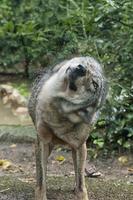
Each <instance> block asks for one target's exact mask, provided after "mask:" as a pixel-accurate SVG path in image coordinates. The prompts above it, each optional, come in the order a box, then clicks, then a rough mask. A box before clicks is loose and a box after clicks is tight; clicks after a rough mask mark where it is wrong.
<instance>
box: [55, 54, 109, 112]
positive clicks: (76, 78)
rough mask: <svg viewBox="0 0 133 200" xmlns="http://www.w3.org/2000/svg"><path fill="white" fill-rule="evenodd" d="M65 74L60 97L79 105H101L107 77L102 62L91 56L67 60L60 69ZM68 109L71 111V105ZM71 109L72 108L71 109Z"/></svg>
mask: <svg viewBox="0 0 133 200" xmlns="http://www.w3.org/2000/svg"><path fill="white" fill-rule="evenodd" d="M58 73H59V76H64V83H63V87H62V92H61V93H60V97H62V98H63V99H64V101H66V102H67V101H68V102H69V103H71V104H73V109H74V105H75V106H76V105H77V106H78V105H79V107H87V106H90V105H94V106H97V107H100V105H101V104H102V103H103V101H104V99H105V96H106V88H107V86H106V79H105V77H104V75H103V71H102V68H101V66H100V64H99V63H98V62H97V61H96V60H94V59H93V58H91V57H77V58H73V59H71V60H69V61H67V62H66V63H65V64H64V65H63V66H62V67H61V68H60V69H59V71H58ZM66 110H67V111H68V112H69V107H68V106H67V108H66ZM70 110H71V109H70Z"/></svg>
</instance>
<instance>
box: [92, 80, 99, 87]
mask: <svg viewBox="0 0 133 200" xmlns="http://www.w3.org/2000/svg"><path fill="white" fill-rule="evenodd" d="M92 83H93V86H94V88H95V89H97V88H98V84H97V83H96V82H95V81H94V80H93V81H92Z"/></svg>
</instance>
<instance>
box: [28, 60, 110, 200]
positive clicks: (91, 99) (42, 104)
mask: <svg viewBox="0 0 133 200" xmlns="http://www.w3.org/2000/svg"><path fill="white" fill-rule="evenodd" d="M106 95H107V80H106V78H105V75H104V73H103V69H102V67H101V65H100V64H99V63H98V61H96V60H95V59H94V58H92V57H89V56H86V57H74V58H72V59H70V60H66V61H64V62H61V63H60V64H58V65H56V66H55V67H53V68H49V69H47V70H46V71H45V72H44V73H42V74H41V76H39V78H38V79H37V80H36V81H35V83H34V86H33V89H32V93H31V97H30V99H29V103H28V109H29V114H30V116H31V118H32V120H33V123H34V125H35V128H36V131H37V142H36V169H37V171H36V172H37V173H36V174H37V187H36V195H35V198H36V200H47V195H46V173H47V160H48V157H49V155H50V153H51V151H52V149H53V146H54V145H56V144H64V145H68V146H69V147H70V148H71V149H72V157H73V163H74V170H75V198H76V199H77V200H88V194H87V189H86V186H85V178H84V170H85V161H86V156H87V151H86V140H87V138H88V136H89V134H90V133H91V130H92V128H93V125H94V123H95V122H96V121H97V118H98V113H99V110H100V108H101V107H102V105H103V103H104V102H105V98H106Z"/></svg>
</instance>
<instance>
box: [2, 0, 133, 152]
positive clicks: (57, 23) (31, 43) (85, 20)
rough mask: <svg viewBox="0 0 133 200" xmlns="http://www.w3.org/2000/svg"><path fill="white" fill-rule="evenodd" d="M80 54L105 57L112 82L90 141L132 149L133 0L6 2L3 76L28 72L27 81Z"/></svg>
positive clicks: (22, 89)
mask: <svg viewBox="0 0 133 200" xmlns="http://www.w3.org/2000/svg"><path fill="white" fill-rule="evenodd" d="M79 55H91V56H93V57H95V58H96V59H97V60H98V61H99V62H101V63H102V64H103V67H104V69H105V72H106V75H107V78H108V82H109V94H108V98H107V101H106V104H105V106H104V108H103V110H102V115H101V117H100V119H99V121H98V123H97V125H96V127H95V129H94V131H93V132H92V134H91V136H90V137H89V139H88V141H89V142H91V145H92V146H94V147H95V149H97V150H100V149H101V150H104V153H105V154H106V153H107V152H108V151H110V150H111V151H115V150H118V151H125V150H128V151H131V150H132V149H133V62H132V61H133V60H132V58H133V3H132V1H131V0H121V1H119V0H116V1H113V0H95V1H94V0H29V1H27V0H1V1H0V74H1V76H6V75H7V74H8V75H11V76H12V77H13V76H16V78H18V80H19V79H20V78H19V77H20V75H21V76H22V75H23V77H25V79H24V80H25V82H26V84H27V80H31V79H32V75H33V73H34V72H35V71H38V70H39V69H42V68H45V67H48V66H50V65H54V64H55V63H58V62H60V61H62V60H64V59H67V58H71V57H73V56H79ZM22 82H23V83H22V84H18V81H16V83H17V84H16V85H17V87H18V89H20V92H21V93H22V94H24V96H25V95H28V92H27V89H26V84H25V83H24V81H22ZM13 84H14V85H15V83H13ZM18 85H19V86H18ZM27 87H28V86H27Z"/></svg>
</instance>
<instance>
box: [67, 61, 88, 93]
mask: <svg viewBox="0 0 133 200" xmlns="http://www.w3.org/2000/svg"><path fill="white" fill-rule="evenodd" d="M66 73H68V79H69V88H70V90H73V91H77V86H76V84H75V81H76V79H77V78H79V77H82V76H85V75H86V69H85V67H84V66H83V65H80V64H79V65H78V66H77V67H69V68H68V69H67V70H66Z"/></svg>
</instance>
